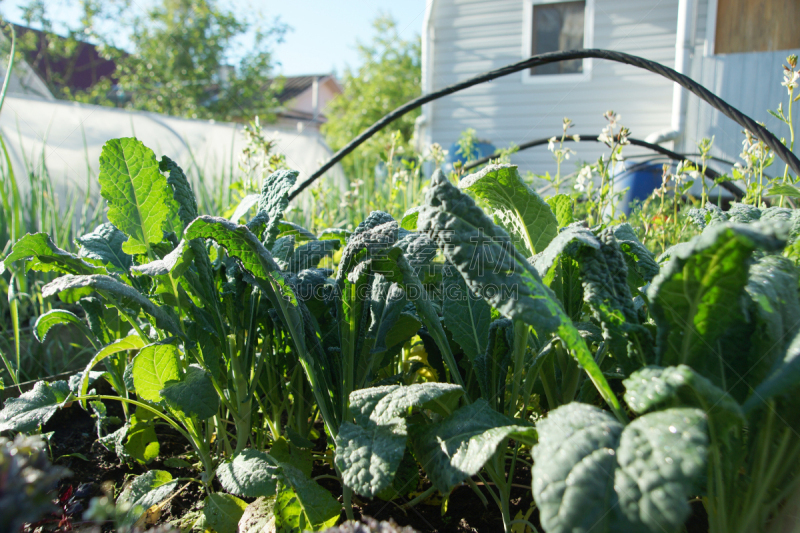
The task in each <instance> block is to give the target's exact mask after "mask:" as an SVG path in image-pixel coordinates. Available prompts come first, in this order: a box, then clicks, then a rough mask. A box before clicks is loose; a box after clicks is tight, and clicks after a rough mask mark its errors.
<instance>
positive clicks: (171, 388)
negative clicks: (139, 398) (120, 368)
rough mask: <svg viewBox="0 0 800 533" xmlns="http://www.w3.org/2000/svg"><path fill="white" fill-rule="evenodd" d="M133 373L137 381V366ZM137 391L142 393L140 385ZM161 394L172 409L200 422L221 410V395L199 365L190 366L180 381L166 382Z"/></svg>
mask: <svg viewBox="0 0 800 533" xmlns="http://www.w3.org/2000/svg"><path fill="white" fill-rule="evenodd" d="M137 358H138V357H137ZM133 372H134V374H133V377H134V379H136V366H135V365H134V367H133ZM165 375H166V374H165ZM136 390H137V391H139V392H140V393H141V391H140V389H139V386H138V384H137V386H136ZM160 394H161V396H162V397H163V398H164V400H166V403H167V405H168V406H169V407H170V408H171V409H173V410H178V411H181V412H182V413H184V414H185V415H187V416H196V417H197V418H199V419H200V420H205V419H207V418H211V417H212V416H214V415H215V414H217V411H218V410H219V395H218V394H217V390H216V389H215V388H214V384H213V383H212V381H211V376H209V374H208V372H206V371H205V370H203V369H202V368H200V367H199V366H197V365H189V367H188V368H187V369H186V373H185V374H183V375H182V376H181V377H180V380H178V381H169V380H165V382H164V388H163V389H161V392H160Z"/></svg>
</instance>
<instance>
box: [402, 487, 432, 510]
mask: <svg viewBox="0 0 800 533" xmlns="http://www.w3.org/2000/svg"><path fill="white" fill-rule="evenodd" d="M434 492H436V487H433V486H431V487H428V488H427V489H425V491H424V492H423V493H421V494H418V495H417V496H415V497H414V498H413V499H411V500H409V501H408V502H406V503H404V504H403V505H402V508H403V509H411V508H412V507H414V506H415V505H417V504H418V503H420V502H424V501H425V500H427V499H428V498H430V496H431V494H433V493H434Z"/></svg>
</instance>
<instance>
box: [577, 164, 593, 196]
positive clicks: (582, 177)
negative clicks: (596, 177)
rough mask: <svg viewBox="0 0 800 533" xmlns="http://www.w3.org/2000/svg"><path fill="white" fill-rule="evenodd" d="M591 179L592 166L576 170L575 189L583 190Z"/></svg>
mask: <svg viewBox="0 0 800 533" xmlns="http://www.w3.org/2000/svg"><path fill="white" fill-rule="evenodd" d="M591 181H592V167H590V166H588V165H587V166H585V167H583V168H582V169H581V171H580V172H578V177H577V178H575V190H578V191H581V192H584V191H585V190H586V187H587V186H588V185H589V183H591Z"/></svg>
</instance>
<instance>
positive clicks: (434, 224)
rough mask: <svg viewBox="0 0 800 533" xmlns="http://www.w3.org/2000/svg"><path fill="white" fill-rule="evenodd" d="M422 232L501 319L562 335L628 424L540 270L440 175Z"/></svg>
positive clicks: (429, 195) (430, 190)
mask: <svg viewBox="0 0 800 533" xmlns="http://www.w3.org/2000/svg"><path fill="white" fill-rule="evenodd" d="M547 209H548V210H549V207H548V208H547ZM550 214H551V215H552V213H550ZM417 226H418V227H419V228H420V231H425V232H427V233H428V234H429V235H430V236H431V238H432V239H433V240H434V241H436V243H437V245H438V246H439V248H440V249H441V250H442V251H443V252H444V256H445V258H447V260H449V261H450V262H451V263H452V264H453V265H454V266H455V267H456V269H458V271H459V272H460V273H461V275H462V276H463V278H464V280H465V281H466V282H467V285H468V286H469V288H470V290H472V291H473V292H474V293H475V294H477V295H479V296H481V297H483V298H484V299H485V300H486V301H487V302H488V303H489V304H491V305H492V306H493V307H494V308H496V309H497V310H498V311H500V313H502V314H503V315H504V316H506V317H507V318H510V319H512V320H522V321H523V322H525V323H526V324H529V325H531V326H533V327H534V328H535V329H536V333H537V335H538V336H543V335H547V334H548V333H551V332H557V333H558V335H559V336H560V337H561V339H562V340H563V341H564V344H565V345H566V347H567V348H568V349H569V350H570V352H571V353H572V355H573V357H575V359H576V360H577V361H578V363H579V364H580V365H581V366H582V367H583V368H584V369H585V370H586V373H587V374H588V375H589V377H590V379H591V380H592V382H593V383H594V384H595V386H596V387H597V390H598V391H599V392H600V394H601V395H602V396H603V398H604V399H605V400H606V402H608V404H609V405H610V406H611V408H612V409H613V410H614V411H615V412H616V413H617V415H618V416H619V417H620V418H621V419H624V414H623V413H622V410H621V407H620V405H619V402H618V401H617V399H616V397H615V396H614V395H613V393H612V391H611V388H610V387H609V386H608V382H607V381H606V379H605V377H604V376H603V374H602V372H601V370H600V368H599V367H598V366H597V363H596V362H595V360H594V357H593V355H592V353H591V352H590V351H589V349H588V347H587V346H586V343H585V342H584V341H583V339H582V338H581V336H580V333H579V332H578V330H577V329H576V328H575V326H574V325H573V323H572V321H571V320H570V319H569V317H567V316H566V315H565V314H564V311H563V309H562V308H561V306H560V305H559V303H558V301H557V300H556V298H555V295H554V294H553V292H552V291H551V290H550V289H549V288H548V287H547V286H545V285H544V284H543V283H542V280H541V278H540V277H539V274H538V272H537V271H536V269H535V268H533V267H532V266H531V265H530V264H529V263H528V261H527V260H526V259H525V258H524V257H523V256H522V255H521V254H520V253H519V252H518V251H517V250H516V249H515V248H514V246H513V245H512V244H511V239H510V238H509V236H508V234H507V233H506V232H505V231H504V230H503V229H502V228H500V227H498V226H496V225H495V224H494V223H493V222H492V221H491V220H490V219H489V218H488V217H487V216H486V215H485V214H484V213H483V211H481V209H480V208H478V207H477V206H476V205H475V202H474V201H473V200H472V199H471V198H469V197H468V196H466V195H465V194H463V193H461V192H460V191H459V190H458V189H457V188H455V187H454V186H453V185H451V184H450V182H449V181H448V180H447V178H445V177H444V175H443V174H442V173H441V172H438V171H437V172H435V173H434V175H433V176H432V177H431V185H430V187H429V188H428V192H427V196H426V205H425V207H424V208H423V209H422V210H421V211H420V216H419V220H418V221H417Z"/></svg>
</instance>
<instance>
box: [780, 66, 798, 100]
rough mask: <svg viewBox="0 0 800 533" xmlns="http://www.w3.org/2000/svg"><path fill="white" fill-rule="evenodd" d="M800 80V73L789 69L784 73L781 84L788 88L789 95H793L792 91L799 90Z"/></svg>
mask: <svg viewBox="0 0 800 533" xmlns="http://www.w3.org/2000/svg"><path fill="white" fill-rule="evenodd" d="M798 79H800V71H793V70H789V69H785V70H784V71H783V83H781V85H783V86H784V87H786V90H787V91H788V92H789V95H791V94H792V91H793V90H794V89H796V88H797V80H798Z"/></svg>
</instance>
